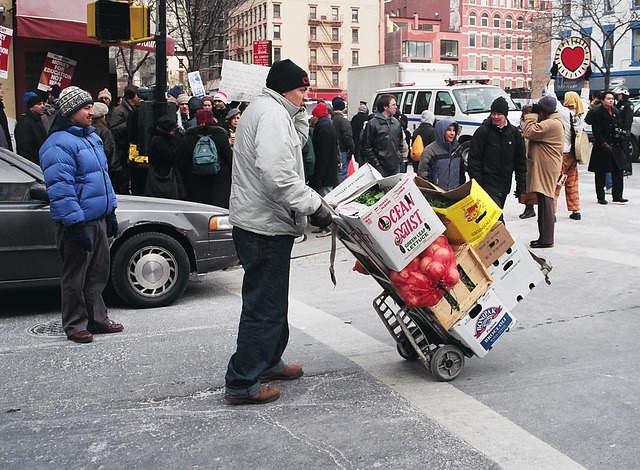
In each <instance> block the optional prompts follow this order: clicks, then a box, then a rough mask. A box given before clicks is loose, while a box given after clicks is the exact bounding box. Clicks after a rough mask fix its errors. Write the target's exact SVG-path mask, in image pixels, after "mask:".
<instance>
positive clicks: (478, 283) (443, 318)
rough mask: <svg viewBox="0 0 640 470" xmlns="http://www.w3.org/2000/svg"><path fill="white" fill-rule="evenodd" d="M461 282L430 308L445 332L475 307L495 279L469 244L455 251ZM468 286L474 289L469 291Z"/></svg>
mask: <svg viewBox="0 0 640 470" xmlns="http://www.w3.org/2000/svg"><path fill="white" fill-rule="evenodd" d="M455 254H456V262H457V264H458V271H459V272H460V281H458V283H457V284H456V285H455V286H453V288H452V289H449V290H448V291H447V293H446V294H445V296H444V297H443V299H442V300H441V301H440V302H438V303H437V304H436V305H434V306H433V307H429V310H430V311H431V313H432V314H433V315H434V316H435V317H436V319H437V320H438V323H440V324H441V325H442V326H443V327H444V329H445V330H448V329H450V328H451V327H452V326H453V325H455V324H456V322H457V321H458V320H460V319H461V318H462V317H463V316H464V314H465V313H466V312H467V311H468V310H469V309H470V308H471V307H473V306H474V305H475V303H476V302H477V301H478V299H479V298H480V297H481V296H482V295H483V294H484V293H485V292H487V290H488V289H489V286H490V285H491V283H492V282H493V278H492V277H491V274H490V273H489V271H487V268H485V267H484V264H482V261H481V260H480V257H479V256H478V254H477V253H476V252H475V250H474V249H473V248H472V247H471V245H469V244H465V245H461V246H460V247H458V248H457V249H456V251H455ZM467 284H469V285H470V287H472V289H471V290H469V287H467Z"/></svg>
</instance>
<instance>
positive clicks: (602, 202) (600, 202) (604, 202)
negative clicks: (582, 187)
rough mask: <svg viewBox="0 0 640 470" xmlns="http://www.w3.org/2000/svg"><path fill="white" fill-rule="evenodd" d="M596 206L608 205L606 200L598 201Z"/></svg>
mask: <svg viewBox="0 0 640 470" xmlns="http://www.w3.org/2000/svg"><path fill="white" fill-rule="evenodd" d="M598 204H603V205H606V204H609V203H608V202H607V200H606V199H598Z"/></svg>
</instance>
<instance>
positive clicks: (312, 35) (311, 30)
mask: <svg viewBox="0 0 640 470" xmlns="http://www.w3.org/2000/svg"><path fill="white" fill-rule="evenodd" d="M309 38H311V39H317V38H318V29H317V28H316V27H315V26H310V27H309Z"/></svg>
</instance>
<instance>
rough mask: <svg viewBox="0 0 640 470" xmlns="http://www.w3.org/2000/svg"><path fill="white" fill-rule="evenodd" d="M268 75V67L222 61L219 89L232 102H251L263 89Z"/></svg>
mask: <svg viewBox="0 0 640 470" xmlns="http://www.w3.org/2000/svg"><path fill="white" fill-rule="evenodd" d="M268 73H269V67H264V66H262V65H252V64H243V63H242V62H236V61H233V60H227V59H224V60H223V61H222V79H221V80H220V89H221V90H222V91H224V92H225V93H226V94H227V96H228V97H229V99H230V100H232V101H251V99H252V98H253V97H254V96H256V95H257V94H258V93H260V92H261V91H262V89H263V88H264V86H265V83H266V81H267V74H268Z"/></svg>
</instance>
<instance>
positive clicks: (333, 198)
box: [323, 163, 382, 207]
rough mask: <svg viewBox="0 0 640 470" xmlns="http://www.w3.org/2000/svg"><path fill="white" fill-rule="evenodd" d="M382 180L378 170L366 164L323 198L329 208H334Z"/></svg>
mask: <svg viewBox="0 0 640 470" xmlns="http://www.w3.org/2000/svg"><path fill="white" fill-rule="evenodd" d="M381 179H382V175H381V174H380V172H379V171H378V170H376V169H375V168H374V167H372V166H371V165H369V164H368V163H366V164H364V165H362V166H361V167H360V168H358V170H356V172H355V173H354V174H352V175H351V176H349V177H348V178H347V179H345V180H344V181H343V182H342V183H340V184H339V185H338V186H336V187H335V188H333V190H332V191H331V192H330V193H329V194H327V195H326V196H324V197H323V199H324V200H325V201H326V202H327V204H329V205H330V206H331V207H336V206H337V205H338V204H340V203H341V202H344V201H346V200H347V199H353V198H354V197H357V196H359V195H360V194H362V193H363V192H364V191H366V190H367V189H369V188H370V187H371V186H373V185H374V184H375V183H376V182H377V181H379V180H381Z"/></svg>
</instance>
